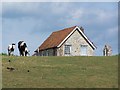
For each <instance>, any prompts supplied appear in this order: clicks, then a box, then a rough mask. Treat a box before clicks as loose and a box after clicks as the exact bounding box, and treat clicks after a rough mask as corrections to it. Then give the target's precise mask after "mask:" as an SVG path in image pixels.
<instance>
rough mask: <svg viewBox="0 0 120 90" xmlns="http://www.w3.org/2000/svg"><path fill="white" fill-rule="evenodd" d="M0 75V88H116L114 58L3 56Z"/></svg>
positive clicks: (116, 77) (116, 65) (116, 63)
mask: <svg viewBox="0 0 120 90" xmlns="http://www.w3.org/2000/svg"><path fill="white" fill-rule="evenodd" d="M9 60H10V61H11V62H9ZM7 67H13V68H15V70H11V71H10V70H9V69H7ZM28 70H29V72H28ZM2 75H3V76H2V87H3V88H117V87H118V57H117V56H111V57H15V56H10V57H9V56H3V57H2Z"/></svg>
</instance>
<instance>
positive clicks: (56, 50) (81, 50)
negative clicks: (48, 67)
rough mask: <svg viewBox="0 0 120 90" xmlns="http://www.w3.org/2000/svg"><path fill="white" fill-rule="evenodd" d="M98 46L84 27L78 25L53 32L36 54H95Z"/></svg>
mask: <svg viewBox="0 0 120 90" xmlns="http://www.w3.org/2000/svg"><path fill="white" fill-rule="evenodd" d="M95 49H96V46H95V45H94V44H93V43H92V42H91V41H90V40H89V39H88V37H87V36H86V35H85V33H84V29H83V28H82V27H81V28H80V27H78V26H73V27H70V28H65V29H63V30H59V31H55V32H53V33H52V34H51V35H50V36H49V37H48V38H47V39H46V40H45V41H44V42H43V43H42V44H41V46H40V47H38V48H37V50H35V53H34V55H35V56H93V55H94V50H95Z"/></svg>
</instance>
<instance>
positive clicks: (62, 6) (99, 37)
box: [0, 2, 118, 55]
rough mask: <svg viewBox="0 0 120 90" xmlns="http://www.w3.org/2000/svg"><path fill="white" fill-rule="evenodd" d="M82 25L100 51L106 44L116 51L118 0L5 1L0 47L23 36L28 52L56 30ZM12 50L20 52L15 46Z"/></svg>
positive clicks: (31, 52) (15, 41)
mask: <svg viewBox="0 0 120 90" xmlns="http://www.w3.org/2000/svg"><path fill="white" fill-rule="evenodd" d="M0 20H1V18H0ZM75 25H78V26H82V27H83V28H84V30H85V34H86V35H87V36H88V38H90V40H91V41H92V42H93V43H94V44H95V45H96V46H97V49H96V50H95V55H102V50H103V47H104V45H105V44H109V45H110V46H111V47H112V49H113V54H117V53H118V3H117V2H111V3H110V2H103V3H100V2H96V3H95V2H89V3H88V2H63V3H62V2H56V3H55V2H26V3H25V2H21V3H20V2H11V3H10V2H4V3H2V51H0V52H5V53H7V47H8V45H9V44H11V43H13V42H14V43H16V45H17V43H18V41H19V40H24V41H25V42H26V43H27V45H28V49H29V50H30V54H31V55H32V54H33V53H34V50H35V49H37V48H38V46H40V45H41V44H42V42H43V41H44V40H45V39H46V38H47V37H48V36H49V35H50V34H51V33H52V32H53V31H56V30H61V29H64V28H68V27H71V26H75ZM15 54H16V55H19V52H18V48H17V46H16V49H15Z"/></svg>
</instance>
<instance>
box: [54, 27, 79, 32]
mask: <svg viewBox="0 0 120 90" xmlns="http://www.w3.org/2000/svg"><path fill="white" fill-rule="evenodd" d="M75 27H77V25H75V26H72V27H68V28H64V29H60V30H57V31H54V32H52V33H55V32H59V31H64V30H67V29H69V28H75Z"/></svg>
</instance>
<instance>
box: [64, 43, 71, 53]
mask: <svg viewBox="0 0 120 90" xmlns="http://www.w3.org/2000/svg"><path fill="white" fill-rule="evenodd" d="M70 53H71V45H65V54H70Z"/></svg>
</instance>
